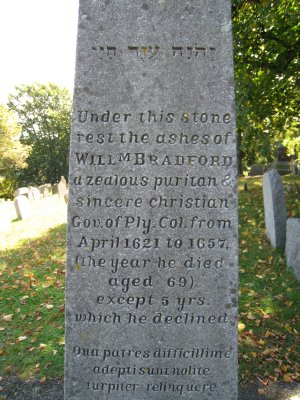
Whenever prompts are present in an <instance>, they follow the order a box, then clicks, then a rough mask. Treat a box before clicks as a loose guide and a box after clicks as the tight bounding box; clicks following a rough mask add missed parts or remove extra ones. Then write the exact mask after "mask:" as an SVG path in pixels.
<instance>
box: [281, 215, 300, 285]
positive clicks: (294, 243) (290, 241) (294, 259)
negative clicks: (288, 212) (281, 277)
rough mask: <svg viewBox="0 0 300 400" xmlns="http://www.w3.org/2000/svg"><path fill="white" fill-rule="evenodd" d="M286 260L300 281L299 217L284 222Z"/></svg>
mask: <svg viewBox="0 0 300 400" xmlns="http://www.w3.org/2000/svg"><path fill="white" fill-rule="evenodd" d="M285 253H286V262H287V265H288V267H290V268H291V269H292V270H293V272H294V275H295V277H296V278H297V279H298V281H299V282H300V218H288V220H287V224H286V246H285Z"/></svg>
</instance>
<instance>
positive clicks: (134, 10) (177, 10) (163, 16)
mask: <svg viewBox="0 0 300 400" xmlns="http://www.w3.org/2000/svg"><path fill="white" fill-rule="evenodd" d="M230 12H231V2H230V1H229V0H212V1H206V0H198V1H197V2H192V1H187V0H181V1H175V0H169V1H154V0H152V1H139V0H122V1H121V0H113V1H106V2H103V1H93V2H91V1H87V0H86V1H84V0H83V1H81V2H80V10H79V25H78V26H79V28H78V29H79V30H78V43H77V64H76V78H75V91H74V104H73V127H72V135H71V148H70V176H69V202H68V203H69V206H68V240H67V243H68V245H67V253H68V257H67V281H66V346H65V347H66V350H65V351H66V354H65V399H66V400H79V399H80V400H82V399H85V400H96V399H97V400H104V399H111V400H120V399H132V400H141V399H149V400H153V399H155V400H163V399H172V400H173V399H174V400H177V399H185V398H188V399H190V400H195V399H200V398H201V399H203V400H208V399H210V400H236V399H237V296H238V282H237V254H238V249H237V159H236V140H235V115H234V88H233V64H232V39H231V16H230Z"/></svg>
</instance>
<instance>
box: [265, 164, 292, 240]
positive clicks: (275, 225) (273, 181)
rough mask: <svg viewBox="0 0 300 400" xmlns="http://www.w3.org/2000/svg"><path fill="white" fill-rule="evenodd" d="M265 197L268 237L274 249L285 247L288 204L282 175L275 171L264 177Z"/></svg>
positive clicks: (267, 173)
mask: <svg viewBox="0 0 300 400" xmlns="http://www.w3.org/2000/svg"><path fill="white" fill-rule="evenodd" d="M263 196H264V209H265V223H266V230H267V236H268V238H269V239H270V242H271V244H272V246H273V247H276V248H277V247H282V248H284V247H285V237H286V218H287V212H286V203H285V194H284V187H283V185H282V182H281V178H280V175H279V174H278V172H277V171H275V170H270V171H267V172H266V173H265V174H264V176H263Z"/></svg>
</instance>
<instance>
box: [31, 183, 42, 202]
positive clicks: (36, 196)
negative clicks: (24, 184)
mask: <svg viewBox="0 0 300 400" xmlns="http://www.w3.org/2000/svg"><path fill="white" fill-rule="evenodd" d="M29 191H30V194H31V197H32V200H33V201H39V200H40V199H41V192H40V191H39V189H38V188H37V187H34V186H30V188H29Z"/></svg>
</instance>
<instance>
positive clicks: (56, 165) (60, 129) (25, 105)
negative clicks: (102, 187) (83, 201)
mask: <svg viewBox="0 0 300 400" xmlns="http://www.w3.org/2000/svg"><path fill="white" fill-rule="evenodd" d="M8 107H9V108H10V109H11V110H14V111H15V112H16V114H17V115H18V117H19V123H20V125H21V128H22V136H21V142H22V143H25V144H28V145H31V146H32V152H31V154H30V156H29V157H28V159H27V164H28V166H27V168H26V169H25V170H24V171H23V172H22V173H21V174H20V176H19V177H18V181H19V184H21V185H25V184H26V185H28V184H42V183H46V182H47V183H48V182H49V183H55V182H57V181H58V180H59V178H60V176H61V175H64V176H66V175H67V174H68V156H69V136H70V122H71V108H72V101H71V96H70V93H69V92H68V90H67V89H65V88H61V87H59V86H57V85H55V84H52V83H49V84H47V85H43V84H39V83H35V84H32V85H21V86H19V87H16V88H15V93H13V94H11V95H10V96H9V101H8Z"/></svg>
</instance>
